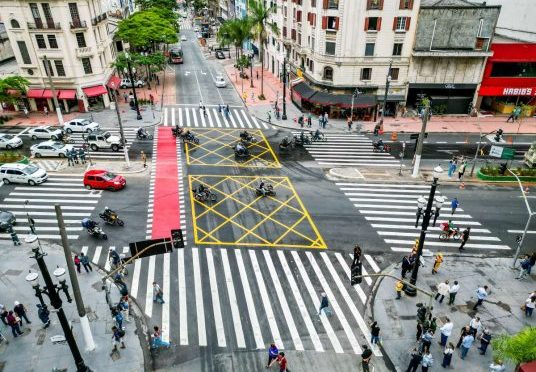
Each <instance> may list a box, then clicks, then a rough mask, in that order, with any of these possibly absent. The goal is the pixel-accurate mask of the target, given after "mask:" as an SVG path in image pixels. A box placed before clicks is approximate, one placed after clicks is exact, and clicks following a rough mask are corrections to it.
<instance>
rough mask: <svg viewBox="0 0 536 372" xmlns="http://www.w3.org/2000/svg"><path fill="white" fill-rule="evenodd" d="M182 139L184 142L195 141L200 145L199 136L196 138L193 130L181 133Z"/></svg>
mask: <svg viewBox="0 0 536 372" xmlns="http://www.w3.org/2000/svg"><path fill="white" fill-rule="evenodd" d="M181 139H182V141H183V142H188V143H194V144H196V145H199V138H196V136H195V135H194V134H193V133H191V132H186V133H185V134H181Z"/></svg>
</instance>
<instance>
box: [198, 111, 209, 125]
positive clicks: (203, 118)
mask: <svg viewBox="0 0 536 372" xmlns="http://www.w3.org/2000/svg"><path fill="white" fill-rule="evenodd" d="M199 120H201V125H202V126H203V128H205V127H206V126H207V122H206V119H205V115H203V110H201V111H199Z"/></svg>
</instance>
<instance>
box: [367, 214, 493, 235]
mask: <svg viewBox="0 0 536 372" xmlns="http://www.w3.org/2000/svg"><path fill="white" fill-rule="evenodd" d="M365 219H367V220H368V218H365ZM412 222H415V221H412ZM452 223H453V224H454V225H462V224H463V225H467V223H466V222H462V221H452ZM370 225H371V226H372V227H374V228H375V229H402V230H415V231H420V229H421V228H420V227H415V225H389V224H382V223H372V224H370ZM428 230H429V231H441V230H442V229H441V228H440V227H432V226H430V227H428ZM471 233H484V234H491V231H489V230H488V229H471ZM472 237H473V235H471V238H472Z"/></svg>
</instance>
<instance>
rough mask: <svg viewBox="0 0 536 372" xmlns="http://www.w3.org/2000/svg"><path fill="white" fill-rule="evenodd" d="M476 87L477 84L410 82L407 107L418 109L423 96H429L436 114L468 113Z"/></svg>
mask: <svg viewBox="0 0 536 372" xmlns="http://www.w3.org/2000/svg"><path fill="white" fill-rule="evenodd" d="M476 88H477V84H455V83H445V84H421V83H416V84H409V89H408V98H407V101H406V102H407V107H408V108H413V109H418V106H419V102H420V100H421V97H427V98H428V99H430V104H431V107H432V112H433V113H434V114H436V115H443V114H468V113H469V108H470V107H471V102H472V101H473V98H474V96H475V92H476Z"/></svg>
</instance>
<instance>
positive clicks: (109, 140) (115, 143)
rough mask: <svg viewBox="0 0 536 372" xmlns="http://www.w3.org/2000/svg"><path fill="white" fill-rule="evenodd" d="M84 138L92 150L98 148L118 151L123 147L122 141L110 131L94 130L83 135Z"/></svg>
mask: <svg viewBox="0 0 536 372" xmlns="http://www.w3.org/2000/svg"><path fill="white" fill-rule="evenodd" d="M85 140H86V142H87V144H88V145H89V148H90V149H91V150H93V151H98V150H99V149H112V151H119V149H120V148H122V147H123V143H122V142H121V139H120V138H119V137H118V136H112V135H111V134H110V132H105V131H102V130H96V131H93V132H91V133H89V134H88V135H87V136H85Z"/></svg>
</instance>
